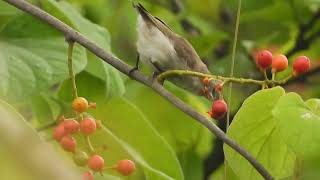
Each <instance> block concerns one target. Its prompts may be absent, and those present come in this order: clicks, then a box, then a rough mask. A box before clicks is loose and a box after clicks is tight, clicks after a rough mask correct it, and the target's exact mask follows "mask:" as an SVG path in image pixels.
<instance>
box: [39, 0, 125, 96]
mask: <svg viewBox="0 0 320 180" xmlns="http://www.w3.org/2000/svg"><path fill="white" fill-rule="evenodd" d="M41 2H42V8H44V9H45V10H46V11H48V12H49V13H51V14H52V15H54V16H56V17H57V18H59V19H60V20H61V21H64V22H65V23H67V24H69V25H70V26H71V27H74V28H75V29H77V30H78V31H79V32H81V33H82V34H83V35H84V36H85V37H87V38H88V39H90V40H91V41H93V42H95V43H96V44H97V45H99V46H100V47H102V48H103V49H105V50H106V51H109V53H111V52H110V49H111V48H110V35H109V32H108V31H107V29H105V28H102V27H101V26H99V25H97V24H94V23H92V22H90V21H89V20H87V19H85V18H83V17H82V16H81V14H80V13H78V12H77V11H76V10H75V9H74V8H73V7H72V6H71V5H70V4H68V3H67V2H65V1H60V2H56V1H54V0H41ZM86 71H87V72H89V73H91V74H92V75H94V76H96V77H98V78H100V79H102V80H104V81H105V82H106V83H105V85H106V96H107V97H111V96H113V95H122V94H123V93H124V91H125V88H124V83H123V81H122V79H121V77H120V74H119V71H118V70H116V69H115V68H113V67H112V66H111V65H109V64H107V63H105V62H103V61H102V60H101V59H99V58H98V57H96V56H95V55H93V54H91V53H90V52H89V51H88V66H87V67H86Z"/></svg>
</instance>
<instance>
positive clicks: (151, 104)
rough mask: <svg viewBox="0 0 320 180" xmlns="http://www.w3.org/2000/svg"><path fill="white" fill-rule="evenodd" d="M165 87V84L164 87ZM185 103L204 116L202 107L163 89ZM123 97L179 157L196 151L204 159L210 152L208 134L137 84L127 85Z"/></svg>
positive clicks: (193, 99) (183, 94) (183, 95)
mask: <svg viewBox="0 0 320 180" xmlns="http://www.w3.org/2000/svg"><path fill="white" fill-rule="evenodd" d="M168 85H169V84H168ZM167 88H169V89H171V90H173V91H174V93H175V94H176V95H178V96H180V97H181V98H182V99H183V100H184V101H185V102H187V103H189V104H191V105H192V106H193V107H194V108H196V109H197V110H199V111H200V112H202V113H203V114H204V115H206V112H207V111H208V109H207V107H209V105H208V106H207V107H206V106H205V103H203V102H202V101H201V100H199V99H197V98H196V97H194V95H190V94H188V93H186V92H185V91H183V90H181V89H178V88H177V87H173V86H167ZM128 89H130V91H127V92H126V94H125V96H126V97H127V98H128V99H130V100H131V101H132V102H133V103H134V104H135V105H137V106H138V107H139V108H140V109H141V110H142V111H143V113H144V114H145V115H146V116H147V117H148V120H149V121H150V122H151V123H152V124H153V125H154V126H155V128H156V129H157V130H158V131H159V133H160V134H161V135H162V136H163V137H164V138H165V139H166V140H167V141H168V142H169V144H170V145H171V146H172V147H173V148H174V150H175V151H176V152H177V153H179V152H183V151H185V150H188V149H189V148H195V149H197V148H198V150H199V151H198V152H199V155H200V156H202V157H204V156H206V154H207V153H208V152H209V151H210V149H211V140H212V135H211V133H210V132H209V131H208V130H207V129H206V128H205V127H203V126H201V124H199V123H197V122H196V121H194V120H193V119H192V118H191V117H189V116H188V115H186V114H185V113H183V112H181V111H180V110H178V109H177V108H175V107H174V106H173V105H171V104H170V103H169V102H167V101H166V100H164V99H163V98H162V97H161V96H160V95H158V94H156V93H155V92H153V91H152V90H151V89H149V88H147V87H145V86H143V85H140V84H137V83H135V82H131V83H128Z"/></svg>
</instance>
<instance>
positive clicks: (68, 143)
mask: <svg viewBox="0 0 320 180" xmlns="http://www.w3.org/2000/svg"><path fill="white" fill-rule="evenodd" d="M60 144H61V146H62V147H63V149H64V150H66V151H69V152H74V151H75V149H76V146H77V142H76V140H75V139H74V138H73V137H71V136H64V137H63V138H62V139H61V141H60Z"/></svg>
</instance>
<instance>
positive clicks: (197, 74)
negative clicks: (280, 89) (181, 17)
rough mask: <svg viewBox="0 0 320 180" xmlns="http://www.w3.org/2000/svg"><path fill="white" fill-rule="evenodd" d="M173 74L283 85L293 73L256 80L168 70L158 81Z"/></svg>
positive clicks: (260, 84) (236, 81)
mask: <svg viewBox="0 0 320 180" xmlns="http://www.w3.org/2000/svg"><path fill="white" fill-rule="evenodd" d="M172 76H195V77H199V78H205V77H208V78H210V79H211V80H220V81H223V82H224V84H226V83H230V82H234V83H239V84H255V85H259V86H262V85H282V84H286V83H287V82H288V81H289V80H290V78H291V77H292V75H289V76H287V77H286V78H284V79H282V80H268V79H265V80H255V79H246V78H236V77H224V76H217V75H212V74H205V73H200V72H195V71H189V70H168V71H165V72H163V73H161V74H159V75H158V77H157V80H158V82H162V81H163V80H164V79H166V78H169V77H172Z"/></svg>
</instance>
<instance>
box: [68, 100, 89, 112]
mask: <svg viewBox="0 0 320 180" xmlns="http://www.w3.org/2000/svg"><path fill="white" fill-rule="evenodd" d="M88 107H89V104H88V101H87V100H86V99H85V98H83V97H77V98H76V99H74V100H73V102H72V109H73V110H75V111H76V112H78V113H82V112H84V111H86V110H87V109H88Z"/></svg>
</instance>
